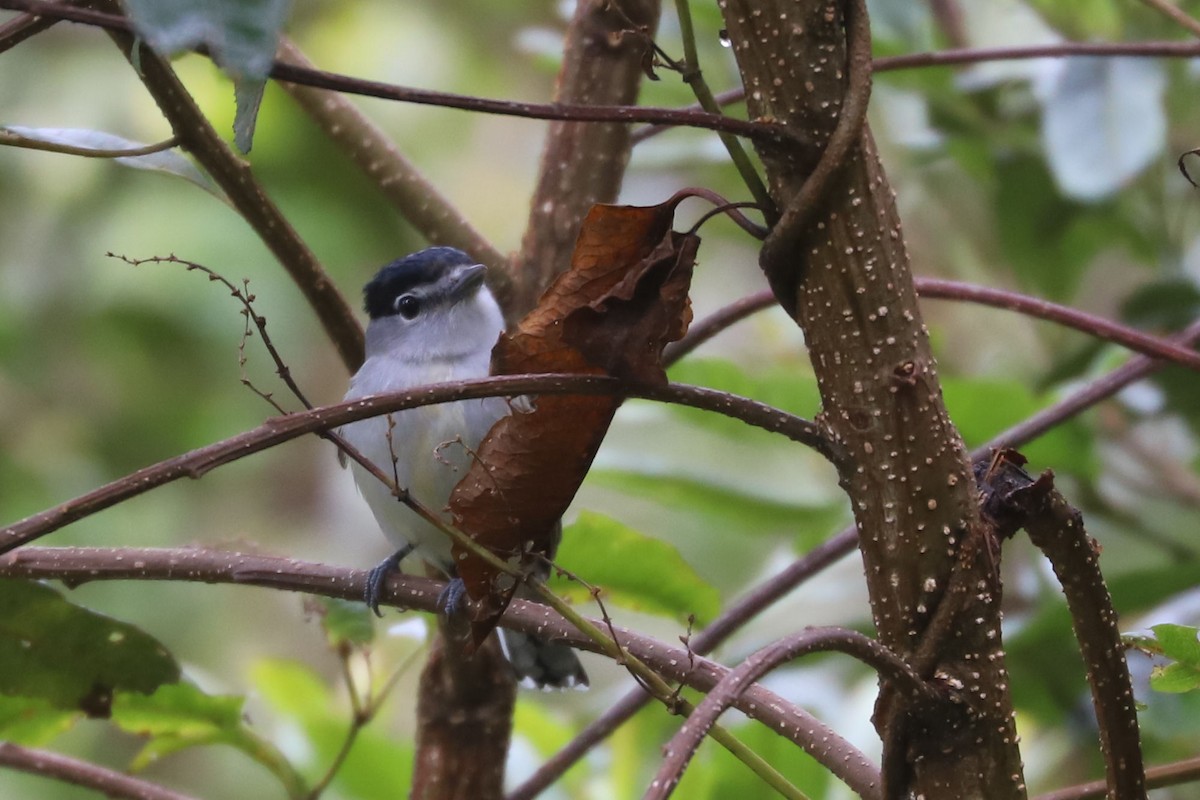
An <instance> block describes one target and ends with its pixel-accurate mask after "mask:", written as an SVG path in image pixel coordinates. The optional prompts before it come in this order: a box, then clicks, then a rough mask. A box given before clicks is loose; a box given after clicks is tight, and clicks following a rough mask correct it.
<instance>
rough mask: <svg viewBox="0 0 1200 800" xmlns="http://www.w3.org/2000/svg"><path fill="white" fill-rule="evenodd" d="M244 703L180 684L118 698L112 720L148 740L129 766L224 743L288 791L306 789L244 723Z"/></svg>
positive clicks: (137, 767) (278, 755)
mask: <svg viewBox="0 0 1200 800" xmlns="http://www.w3.org/2000/svg"><path fill="white" fill-rule="evenodd" d="M244 702H245V700H244V699H243V698H241V697H237V696H233V695H209V694H205V693H204V692H202V691H200V689H198V688H197V687H195V686H193V685H192V684H189V683H177V684H172V685H170V686H163V687H162V688H160V689H159V690H158V691H157V692H155V693H154V694H153V695H148V696H147V695H139V694H131V693H121V694H119V695H117V697H116V699H115V700H114V702H113V715H112V719H113V722H114V723H115V724H116V725H118V726H119V727H121V728H122V729H124V730H127V731H129V732H130V733H135V734H138V735H139V736H146V737H149V741H147V742H146V744H145V745H144V746H143V747H142V750H141V752H139V753H138V755H137V757H136V758H135V759H134V760H133V763H132V764H131V765H130V768H131V769H133V770H141V769H145V768H146V767H147V766H149V765H150V764H152V763H154V762H155V761H157V760H158V759H160V758H162V757H164V756H166V755H169V754H171V753H175V752H178V751H180V750H184V749H186V748H189V747H196V746H200V745H212V744H223V745H228V746H230V747H234V748H237V749H238V750H240V751H241V752H243V753H244V754H246V755H247V756H249V757H250V758H251V759H253V760H254V761H256V762H258V763H259V764H261V765H262V766H264V767H266V768H267V769H268V770H270V771H271V772H272V773H273V774H275V775H276V777H278V778H279V780H280V781H281V782H282V783H283V784H284V786H285V787H287V788H288V789H289V792H297V791H302V790H303V787H304V784H303V781H302V780H301V779H300V776H299V775H298V774H297V773H296V772H295V770H293V769H292V767H291V765H290V764H288V762H287V759H285V758H284V757H283V754H282V753H280V752H279V750H277V749H276V748H275V746H274V745H272V744H271V743H270V742H269V741H268V740H266V739H264V738H262V737H260V736H258V735H257V734H255V733H254V732H253V731H252V730H251V729H250V728H249V727H248V726H247V725H246V724H245V721H244V719H243V717H242V705H243V704H244Z"/></svg>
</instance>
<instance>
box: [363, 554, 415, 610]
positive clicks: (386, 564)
mask: <svg viewBox="0 0 1200 800" xmlns="http://www.w3.org/2000/svg"><path fill="white" fill-rule="evenodd" d="M413 549H414V548H413V545H411V544H406V545H404V547H401V548H400V549H399V550H397V551H396V552H394V553H392V554H391V555H390V556H388V557H387V558H385V559H384V560H383V561H380V562H379V564H377V565H376V566H375V567H374V568H373V569H372V570H371V573H370V574H369V575H367V590H366V592H364V593H363V600H364V601H366V604H367V608H369V609H371V611H373V612H375V616H377V617H382V616H383V613H382V612H380V610H379V599H380V598H381V597H382V596H383V587H384V584H386V583H387V579H388V576H389V575H391V574H392V573H393V572H395V571H396V570H398V569H399V568H400V562H401V561H403V560H404V557H405V556H407V555H408V554H409V553H411V552H412V551H413Z"/></svg>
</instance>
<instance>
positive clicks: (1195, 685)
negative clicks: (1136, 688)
mask: <svg viewBox="0 0 1200 800" xmlns="http://www.w3.org/2000/svg"><path fill="white" fill-rule="evenodd" d="M1150 688H1151V689H1153V690H1154V691H1156V692H1164V693H1167V694H1182V693H1183V692H1193V691H1195V690H1196V689H1200V669H1197V668H1196V667H1194V666H1191V665H1189V664H1180V663H1175V664H1167V665H1165V666H1158V667H1155V668H1154V669H1153V670H1152V671H1151V672H1150Z"/></svg>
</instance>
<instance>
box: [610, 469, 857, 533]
mask: <svg viewBox="0 0 1200 800" xmlns="http://www.w3.org/2000/svg"><path fill="white" fill-rule="evenodd" d="M588 481H590V482H591V483H593V484H594V485H596V486H601V487H605V488H609V489H616V490H617V491H621V492H625V493H626V494H633V495H639V496H643V497H649V498H651V499H653V500H654V501H655V502H657V503H659V504H660V505H662V506H664V507H666V508H671V509H673V510H677V511H682V512H686V513H687V514H689V515H692V516H694V517H695V518H696V520H697V524H703V525H704V526H705V527H707V528H716V529H720V530H722V531H724V532H725V534H726V535H727V536H730V537H740V536H764V535H778V534H780V533H786V534H789V535H796V537H797V545H798V547H799V548H800V549H801V550H803V549H807V548H808V547H811V546H813V545H814V544H816V543H818V542H821V541H823V540H824V539H825V538H826V537H827V536H828V534H829V532H830V531H831V530H833V529H834V528H835V527H837V526H838V525H841V524H843V523H844V522H845V520H846V517H847V512H846V510H845V508H843V506H842V504H841V503H840V502H839V503H831V504H818V505H800V504H795V503H786V502H783V501H780V500H773V499H770V498H766V497H760V496H757V495H752V494H749V493H747V492H743V491H740V490H738V489H735V488H733V487H729V486H719V485H716V484H713V483H710V482H708V481H701V480H697V479H694V478H689V477H685V476H680V475H652V474H647V473H643V472H629V471H623V470H603V469H594V470H592V471H591V472H590V473H588Z"/></svg>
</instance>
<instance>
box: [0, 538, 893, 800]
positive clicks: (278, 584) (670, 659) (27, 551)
mask: <svg viewBox="0 0 1200 800" xmlns="http://www.w3.org/2000/svg"><path fill="white" fill-rule="evenodd" d="M0 577H9V578H39V579H43V578H49V579H57V580H61V581H64V582H65V583H67V584H68V585H71V586H74V585H78V584H82V583H87V582H89V581H96V580H168V581H196V582H203V583H228V584H236V585H243V586H261V587H267V588H273V589H280V590H287V591H298V592H306V593H310V594H317V595H321V596H325V597H339V598H343V599H346V600H361V599H362V595H363V590H364V589H365V586H366V580H367V572H366V571H365V570H355V569H350V568H347V567H335V566H329V565H325V564H316V563H309V562H304V561H300V560H297V559H291V558H278V557H273V556H262V555H252V554H246V553H232V552H222V551H215V550H202V549H158V548H111V549H110V548H93V547H28V548H24V549H22V550H18V551H16V552H13V553H9V554H8V555H5V556H3V557H0ZM444 587H445V584H444V583H442V582H440V581H435V580H431V579H429V578H422V577H418V576H413V575H402V574H394V575H393V576H392V577H391V579H390V580H389V581H388V585H387V587H386V591H385V594H384V597H383V604H385V605H391V606H395V607H397V608H401V609H416V610H421V611H429V612H433V611H436V609H437V602H438V597H439V595H440V594H441V591H442V589H443V588H444ZM592 622H593V624H595V625H598V626H601V627H604V628H606V629H607V627H608V626H607V624H606V623H603V622H600V621H598V620H593V621H592ZM501 624H502V625H503V626H505V627H509V628H513V629H515V630H520V631H524V632H526V633H536V634H538V635H541V636H544V637H547V638H551V639H559V640H562V641H565V642H567V643H569V644H570V645H571V646H572V647H578V648H580V649H583V650H589V651H593V652H599V646H598V645H597V644H596V642H594V641H593V640H591V639H589V638H588V637H586V636H584V635H583V634H581V633H579V632H578V631H576V630H574V629H573V628H572V627H571V626H570V625H569V624H568V623H567V622H566V621H565V620H564V619H562V618H561V617H559V616H558V615H557V614H555V613H554V612H553V611H552V610H550V609H549V608H547V607H545V606H542V605H540V604H538V603H533V602H529V601H526V600H521V599H516V600H514V601H513V603H512V605H511V606H510V607H509V609H508V610H507V611H506V612H505V614H504V617H503V619H502V621H501ZM613 630H614V631H615V633H616V635H617V637H618V638H619V639H620V641H621V645H622V647H624V648H626V649H627V650H628V651H629V652H630V653H632V654H634V655H636V656H637V657H638V658H640V659H642V660H643V661H644V662H645V663H646V664H647V665H649V666H650V667H651V668H652V669H654V670H655V671H656V672H658V673H659V674H660V675H662V676H663V677H664V678H665V679H667V680H670V681H677V682H681V683H684V684H686V685H687V686H691V687H693V688H695V689H697V690H699V691H701V692H708V691H711V690H712V689H713V687H715V686H716V685H717V684H718V683H720V682H721V680H723V679H724V678H725V677H726V676H727V675H728V674H729V670H728V668H726V667H723V666H721V665H720V664H717V663H715V662H712V661H709V660H708V659H705V658H702V657H700V656H697V655H696V654H695V653H694V652H688V651H685V650H684V649H682V648H680V647H673V646H671V645H668V644H666V643H664V642H660V641H657V640H655V639H651V638H649V637H647V636H644V635H642V634H639V633H637V632H636V631H632V630H629V629H626V628H622V627H620V626H614V627H613ZM734 707H735V708H737V709H738V710H740V711H742V712H743V713H745V714H746V715H747V716H750V717H751V718H753V719H756V720H758V721H760V722H762V723H763V724H765V725H767V726H768V727H770V728H771V729H772V730H774V731H775V732H776V733H778V734H779V735H781V736H783V737H785V738H787V739H789V740H790V741H793V742H795V743H796V744H798V745H800V746H801V747H803V748H804V749H805V750H806V751H808V752H809V753H810V754H812V755H813V757H814V758H816V759H817V760H819V761H820V762H821V763H822V764H824V765H825V766H826V767H827V768H828V769H829V770H830V771H831V772H832V773H834V774H835V775H837V776H838V777H839V778H841V779H842V780H844V781H845V782H846V784H847V785H848V786H850V788H851V789H852V790H854V791H855V792H856V793H858V794H860V795H862V796H865V797H871V796H873V795H874V793H875V792H876V791H877V789H878V782H879V773H878V771H877V769H876V768H875V767H874V766H873V765H872V764H871V762H870V759H868V758H867V757H866V756H865V755H863V753H862V752H861V751H859V750H858V749H857V748H855V747H854V746H853V745H852V744H850V743H849V742H847V741H846V740H845V739H843V738H842V737H841V736H839V735H838V734H837V733H836V732H835V731H833V730H832V729H831V728H829V727H828V726H827V725H825V724H824V723H822V722H821V721H820V720H818V719H816V718H815V717H813V716H811V715H810V714H808V713H807V712H805V711H804V710H803V709H801V708H799V707H797V706H794V705H792V704H791V703H789V702H788V701H787V700H785V699H784V698H782V697H780V696H779V695H778V694H776V693H774V692H771V691H769V690H767V689H765V688H763V687H761V686H752V687H749V688H747V689H746V691H745V692H744V693H743V694H742V695H741V697H740V698H739V699H738V701H737V703H736V704H735V706H734Z"/></svg>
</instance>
